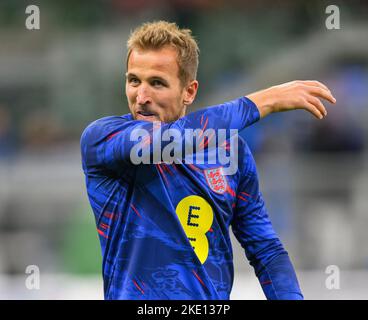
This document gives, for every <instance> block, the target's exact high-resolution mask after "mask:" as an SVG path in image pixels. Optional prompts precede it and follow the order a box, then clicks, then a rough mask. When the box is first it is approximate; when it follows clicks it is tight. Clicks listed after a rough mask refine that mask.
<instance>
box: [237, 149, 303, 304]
mask: <svg viewBox="0 0 368 320" xmlns="http://www.w3.org/2000/svg"><path fill="white" fill-rule="evenodd" d="M242 166H243V167H242V168H241V171H242V175H241V178H240V179H241V181H240V183H239V186H238V191H237V203H236V207H235V210H234V216H233V220H232V223H231V225H232V230H233V232H234V235H235V237H236V238H237V240H238V241H239V242H240V244H241V246H242V247H243V248H244V250H245V254H246V257H247V259H248V260H249V262H250V265H251V266H252V267H253V268H254V270H255V273H256V276H257V278H258V280H259V282H260V285H261V287H262V289H263V292H264V293H265V295H266V297H267V299H272V300H281V299H286V300H300V299H303V295H302V293H301V290H300V287H299V284H298V280H297V277H296V274H295V271H294V267H293V265H292V263H291V261H290V258H289V256H288V253H287V252H286V251H285V249H284V247H283V245H282V243H281V241H280V240H279V238H278V236H277V234H276V232H275V231H274V229H273V227H272V224H271V221H270V219H269V217H268V213H267V210H266V207H265V203H264V200H263V197H262V193H261V192H260V191H259V184H258V177H257V171H256V165H255V161H254V159H253V156H252V154H251V152H250V150H249V148H248V146H247V145H245V155H244V158H243V165H242Z"/></svg>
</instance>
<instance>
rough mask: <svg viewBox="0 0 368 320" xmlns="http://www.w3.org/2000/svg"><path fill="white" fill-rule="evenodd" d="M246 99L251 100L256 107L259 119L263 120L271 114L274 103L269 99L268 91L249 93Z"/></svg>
mask: <svg viewBox="0 0 368 320" xmlns="http://www.w3.org/2000/svg"><path fill="white" fill-rule="evenodd" d="M246 97H247V98H248V99H250V100H252V101H253V102H254V104H255V105H256V106H257V108H258V111H259V114H260V117H261V118H264V117H266V116H267V115H269V114H270V113H272V112H273V109H274V103H273V100H272V98H271V97H270V93H269V92H268V89H266V90H261V91H258V92H254V93H251V94H249V95H247V96H246Z"/></svg>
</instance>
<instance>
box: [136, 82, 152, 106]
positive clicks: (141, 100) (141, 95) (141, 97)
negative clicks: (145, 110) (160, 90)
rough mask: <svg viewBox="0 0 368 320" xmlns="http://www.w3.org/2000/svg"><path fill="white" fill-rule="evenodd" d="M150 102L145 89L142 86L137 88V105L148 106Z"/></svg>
mask: <svg viewBox="0 0 368 320" xmlns="http://www.w3.org/2000/svg"><path fill="white" fill-rule="evenodd" d="M150 102H151V98H150V95H149V92H148V90H147V87H146V86H144V85H141V86H139V88H138V91H137V104H148V103H150Z"/></svg>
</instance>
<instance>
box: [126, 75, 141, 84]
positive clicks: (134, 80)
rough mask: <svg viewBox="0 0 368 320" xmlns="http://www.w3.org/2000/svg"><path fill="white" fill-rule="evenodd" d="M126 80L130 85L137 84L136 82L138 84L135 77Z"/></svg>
mask: <svg viewBox="0 0 368 320" xmlns="http://www.w3.org/2000/svg"><path fill="white" fill-rule="evenodd" d="M128 82H129V83H130V84H132V85H137V84H139V80H138V79H137V78H134V77H132V78H129V79H128Z"/></svg>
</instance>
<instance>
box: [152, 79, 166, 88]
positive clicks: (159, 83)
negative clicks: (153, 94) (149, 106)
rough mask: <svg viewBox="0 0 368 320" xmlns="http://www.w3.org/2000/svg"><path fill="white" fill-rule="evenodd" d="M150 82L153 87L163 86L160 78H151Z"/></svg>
mask: <svg viewBox="0 0 368 320" xmlns="http://www.w3.org/2000/svg"><path fill="white" fill-rule="evenodd" d="M151 84H152V85H153V86H154V87H163V86H164V83H163V82H162V81H160V80H157V79H155V80H152V82H151Z"/></svg>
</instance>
